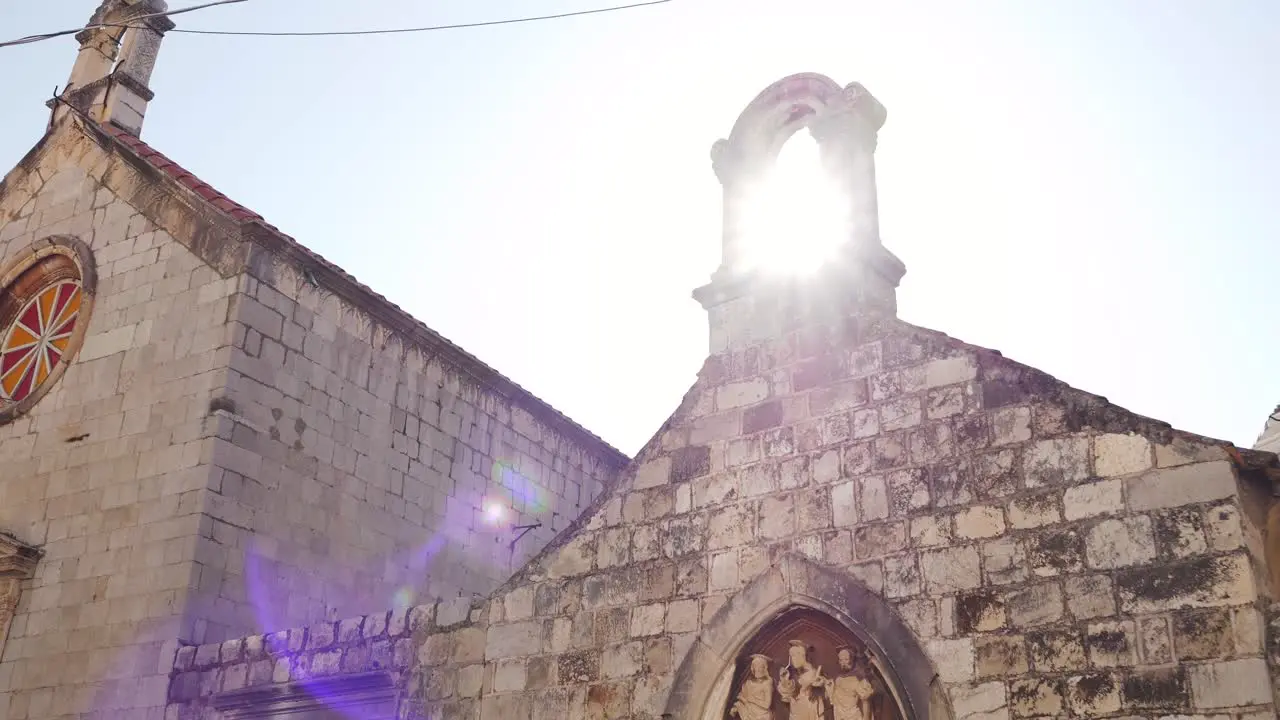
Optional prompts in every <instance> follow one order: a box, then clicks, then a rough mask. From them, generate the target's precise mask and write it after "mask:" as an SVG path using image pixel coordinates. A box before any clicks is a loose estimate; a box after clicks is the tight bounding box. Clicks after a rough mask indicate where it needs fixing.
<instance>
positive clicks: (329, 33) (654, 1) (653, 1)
mask: <svg viewBox="0 0 1280 720" xmlns="http://www.w3.org/2000/svg"><path fill="white" fill-rule="evenodd" d="M238 2H245V0H219V1H218V2H211V3H207V4H204V5H197V6H195V7H189V8H183V9H181V10H174V11H171V12H167V13H154V14H152V15H145V16H142V17H138V18H134V19H133V20H131V21H130V22H136V21H138V20H143V19H146V18H149V17H158V16H161V15H177V14H179V13H184V12H191V11H192V10H201V9H203V8H207V7H213V6H215V5H226V4H229V3H238ZM669 2H671V0H648V2H637V3H631V4H628V5H613V6H610V7H602V8H593V9H590V10H574V11H571V12H563V13H556V14H553V15H534V16H527V17H517V18H506V19H503V20H482V21H478V22H469V23H455V24H452V25H427V26H423V27H406V28H382V29H375V30H320V31H251V30H191V29H185V28H174V29H173V30H170V31H169V32H175V33H187V34H190V35H239V36H251V37H336V36H352V35H392V34H399V33H418V32H431V31H435V30H461V29H465V28H479V27H491V26H495V25H515V24H517V23H528V22H539V21H542V20H560V19H563V18H571V17H579V16H582V15H599V14H602V13H609V12H616V11H619V10H632V9H635V8H641V7H648V6H651V5H662V4H664V3H669ZM89 27H135V26H133V25H119V24H110V23H107V24H103V25H93V26H89ZM83 29H85V28H76V29H74V30H62V31H59V32H54V33H44V34H42V35H29V36H27V37H25V38H19V39H17V40H11V41H9V42H0V48H4V47H8V46H11V45H23V44H26V43H33V42H39V41H41V40H48V39H50V38H55V37H61V36H63V35H73V34H75V33H78V32H80V31H81V30H83Z"/></svg>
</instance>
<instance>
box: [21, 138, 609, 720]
mask: <svg viewBox="0 0 1280 720" xmlns="http://www.w3.org/2000/svg"><path fill="white" fill-rule="evenodd" d="M118 133H119V131H118V129H116V130H114V131H113V132H108V131H106V130H105V129H104V128H102V127H99V126H96V125H95V124H93V123H92V122H91V121H89V120H86V119H84V118H83V117H81V116H79V115H74V114H73V115H69V116H66V117H65V118H64V119H63V120H61V121H60V122H59V124H57V125H56V126H55V127H54V128H53V129H52V131H51V132H50V134H48V135H47V136H46V137H45V138H44V139H43V140H42V141H41V142H40V143H39V144H38V145H37V146H36V148H34V149H33V150H32V151H31V153H29V154H28V156H27V157H26V158H24V160H23V161H22V162H21V163H20V165H19V166H18V167H17V168H15V169H14V171H12V172H11V173H9V174H8V175H7V176H6V178H5V180H4V183H3V184H2V185H0V272H2V271H3V269H4V268H6V267H7V266H8V265H11V264H13V263H21V262H23V261H24V258H26V257H28V256H30V255H31V254H32V253H33V252H35V251H36V250H37V249H38V248H39V247H41V246H42V243H47V242H48V238H50V237H68V238H72V239H74V241H75V242H77V243H80V244H81V245H83V247H84V248H85V253H86V257H88V258H89V262H90V263H91V265H92V267H93V268H94V269H95V270H96V274H97V279H98V291H97V298H96V303H95V306H94V307H93V312H92V313H91V314H90V315H89V316H88V323H87V324H88V331H87V334H86V337H85V339H84V344H83V347H82V348H81V349H80V351H79V352H78V353H77V354H76V356H75V358H74V360H73V361H72V362H71V364H70V365H69V366H68V367H67V371H66V373H65V375H64V376H63V377H61V378H60V379H59V380H58V382H57V383H56V384H54V385H53V386H52V389H51V390H50V391H49V392H48V394H47V395H46V396H44V397H43V398H41V399H40V400H39V402H37V403H35V404H34V405H33V406H32V407H31V409H30V411H29V412H24V413H23V414H20V415H18V416H17V418H16V419H15V420H14V421H13V422H8V423H5V424H2V425H0V463H3V464H4V470H3V471H0V497H3V498H4V500H5V502H3V503H0V506H2V507H0V528H3V529H6V530H11V531H13V532H14V533H15V534H17V535H18V536H19V538H20V539H21V540H23V541H24V542H27V543H31V544H34V545H37V546H40V547H41V548H42V549H43V550H44V552H45V556H44V560H43V561H41V563H40V564H39V566H38V567H37V568H36V570H35V574H34V577H33V578H32V579H30V580H29V581H27V582H26V583H24V584H23V586H22V587H24V588H25V589H24V591H23V594H22V595H21V597H22V598H23V599H22V601H21V602H20V603H16V600H15V603H14V604H17V613H16V615H15V617H14V618H13V621H12V623H11V627H10V628H9V632H8V642H7V643H6V644H5V645H4V649H3V655H0V709H3V708H8V709H9V710H8V711H9V712H11V713H12V715H11V716H12V717H28V716H29V717H47V716H48V717H53V716H78V715H79V714H81V713H86V714H87V713H89V712H91V711H98V712H114V711H117V710H123V709H125V708H130V709H134V710H139V709H146V708H151V709H153V710H156V709H158V708H161V707H162V706H163V704H164V695H165V687H166V684H167V677H166V676H167V673H168V669H169V667H170V664H171V662H170V659H169V656H171V655H172V654H173V652H174V651H175V650H176V649H177V647H178V646H179V645H185V644H192V643H196V644H198V643H205V642H220V641H222V640H225V639H229V638H233V637H237V636H240V635H242V634H244V633H247V632H252V631H254V630H255V629H261V628H268V629H274V628H284V627H289V626H293V625H299V624H306V623H311V622H315V621H320V620H323V619H326V618H330V619H332V618H336V617H340V616H344V615H348V614H351V613H359V612H372V611H375V610H376V609H379V608H383V607H387V606H390V605H392V604H400V605H404V604H406V603H410V604H411V603H417V602H423V601H425V600H427V599H430V598H450V597H458V596H459V595H462V596H465V597H467V598H469V597H471V596H472V595H473V594H481V595H483V594H487V593H488V592H489V591H490V590H492V589H493V588H494V587H495V586H497V585H498V584H499V583H501V582H502V581H504V580H505V579H506V578H507V577H508V576H509V575H510V573H511V571H512V570H513V569H514V568H517V567H519V566H520V565H522V564H523V563H524V561H525V560H526V559H527V558H528V557H530V556H532V555H533V554H534V553H536V552H537V551H538V550H539V549H540V548H541V547H542V546H543V545H544V544H545V543H546V542H547V541H548V540H549V539H550V538H551V537H552V536H553V535H554V534H555V533H557V532H558V531H559V530H561V529H562V528H563V527H564V526H565V525H567V524H568V523H569V522H570V521H571V520H572V519H573V518H575V517H576V515H577V513H578V512H579V511H580V509H581V508H582V507H585V506H586V505H588V504H589V503H590V502H591V501H592V500H593V499H594V498H595V497H596V496H598V495H599V494H600V492H601V491H602V490H603V489H604V487H605V486H606V485H607V484H608V483H609V482H611V480H612V478H613V477H614V476H615V474H616V472H617V470H618V468H619V467H621V466H622V465H623V464H624V463H625V462H626V458H625V456H623V455H622V454H621V453H619V452H618V451H616V450H614V449H613V448H611V447H609V446H608V445H606V444H605V443H604V442H603V441H601V440H599V438H596V437H595V436H593V435H590V434H589V433H587V432H586V431H585V430H583V429H582V428H580V427H579V426H577V425H575V424H574V423H572V421H570V420H568V419H567V418H565V417H564V416H562V415H560V414H559V413H557V412H556V411H554V410H552V409H551V408H550V407H549V406H547V405H546V404H545V403H542V402H541V401H540V400H537V399H536V398H533V396H532V395H530V394H529V393H528V392H527V391H525V390H523V389H522V388H520V387H519V386H518V385H516V384H515V383H513V382H511V381H510V380H508V379H506V378H505V377H503V376H501V375H500V374H498V373H497V372H496V371H494V370H492V369H491V368H488V367H487V366H484V365H483V364H482V363H480V362H479V361H478V360H475V359H474V358H472V357H471V356H469V355H467V354H466V353H465V352H464V351H462V350H461V349H460V348H457V347H456V346H453V345H452V344H450V343H449V342H448V341H447V340H445V339H443V338H441V337H439V336H438V335H436V334H434V333H432V332H431V331H430V330H429V329H427V328H426V327H425V326H422V325H421V324H420V323H418V322H417V321H414V320H413V319H412V318H409V317H408V316H407V314H405V313H403V311H400V310H399V309H398V308H395V307H394V306H391V305H390V304H389V303H387V302H386V301H385V299H382V298H380V297H378V296H375V295H374V294H373V293H372V291H370V290H368V288H364V287H363V286H360V285H358V283H355V282H354V280H353V279H351V278H350V277H349V276H346V275H345V274H343V273H341V272H340V271H337V270H336V269H335V268H332V266H328V265H325V264H322V263H321V262H320V261H319V260H318V258H317V257H316V256H314V255H312V254H309V253H306V252H302V251H300V250H298V249H297V248H298V246H297V245H296V243H293V241H292V240H289V239H287V238H284V236H282V235H280V234H279V233H278V231H275V230H274V229H271V228H269V227H268V226H265V225H264V224H262V223H261V221H260V219H259V218H257V216H253V217H249V218H238V217H233V216H231V215H229V214H227V213H226V212H224V211H223V210H222V209H221V208H220V207H219V206H215V205H212V204H210V203H207V202H206V201H205V200H204V196H203V195H201V194H198V193H200V188H199V187H192V186H190V185H186V184H183V183H182V182H180V181H179V180H178V179H177V178H176V177H175V176H174V175H173V174H171V173H170V172H168V171H167V170H166V168H165V167H160V166H159V165H157V163H169V164H170V166H171V161H168V160H167V158H163V156H159V155H158V154H156V153H154V151H149V149H147V148H146V146H145V145H143V144H140V143H139V142H137V141H136V138H135V142H133V143H124V142H122V141H120V140H119V138H118V137H117V135H118ZM157 158H160V159H157ZM173 167H176V166H173ZM317 277H318V279H317ZM307 278H310V279H309V280H308V279H307ZM488 501H494V502H499V503H503V504H504V505H505V507H506V508H507V515H506V517H504V518H503V519H502V522H501V523H498V524H492V525H491V524H487V523H486V522H485V517H484V510H485V503H486V502H488ZM512 524H528V525H536V527H533V528H530V530H531V532H529V533H528V534H526V535H524V536H522V537H521V538H520V539H519V541H518V542H513V541H514V540H515V537H514V536H515V534H516V531H512V530H511V529H510V526H511V525H512ZM9 584H10V585H12V586H13V589H15V590H16V589H17V588H18V587H19V585H18V581H16V580H15V581H13V582H11V583H9ZM16 597H17V595H14V597H13V598H11V599H16ZM6 598H8V596H7V595H6ZM6 625H7V626H8V625H9V623H7V622H6ZM122 664H123V667H127V668H129V670H128V672H124V673H121V671H119V670H118V669H116V670H110V669H109V668H119V667H121V666H122ZM61 690H67V692H62V691H61ZM139 711H141V710H139ZM0 715H2V713H0Z"/></svg>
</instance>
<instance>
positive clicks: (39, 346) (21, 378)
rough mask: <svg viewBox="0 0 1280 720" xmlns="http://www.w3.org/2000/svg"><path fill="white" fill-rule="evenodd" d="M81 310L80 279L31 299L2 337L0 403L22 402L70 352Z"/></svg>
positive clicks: (64, 283)
mask: <svg viewBox="0 0 1280 720" xmlns="http://www.w3.org/2000/svg"><path fill="white" fill-rule="evenodd" d="M79 314H80V283H78V282H76V281H74V280H63V281H61V282H57V283H54V284H53V285H50V286H48V287H46V288H44V289H42V290H41V291H40V292H38V293H36V294H35V296H34V297H32V298H31V299H30V300H28V301H27V304H26V305H24V306H23V307H22V309H21V310H19V311H18V314H17V317H16V319H15V320H14V321H13V323H12V324H11V325H10V326H9V327H8V328H6V329H5V333H4V339H3V341H0V404H3V403H4V402H5V401H8V402H15V403H16V402H22V400H24V399H25V398H26V397H27V396H29V395H30V394H31V393H32V392H34V391H35V390H36V388H38V387H40V386H41V385H42V384H43V383H44V382H45V381H46V380H48V379H49V376H50V375H51V374H52V373H53V369H54V368H55V367H57V365H58V361H59V360H61V359H62V356H63V355H64V354H65V353H66V352H67V346H68V345H69V344H70V343H71V335H72V333H74V331H75V328H76V319H77V318H78V317H79Z"/></svg>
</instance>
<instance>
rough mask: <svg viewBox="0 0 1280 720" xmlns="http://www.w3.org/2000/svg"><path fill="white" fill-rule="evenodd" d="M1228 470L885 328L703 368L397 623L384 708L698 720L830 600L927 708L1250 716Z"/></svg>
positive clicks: (1066, 395)
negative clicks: (545, 507)
mask: <svg viewBox="0 0 1280 720" xmlns="http://www.w3.org/2000/svg"><path fill="white" fill-rule="evenodd" d="M1233 455H1234V453H1232V452H1228V451H1227V450H1226V449H1225V448H1224V447H1222V446H1220V445H1218V444H1216V443H1213V442H1211V441H1207V440H1203V439H1200V438H1196V437H1194V436H1189V435H1184V434H1181V433H1176V432H1174V431H1172V430H1170V429H1169V428H1168V427H1167V426H1165V425H1162V424H1160V423H1156V422H1153V421H1149V420H1145V419H1143V418H1139V417H1136V416H1133V415H1131V414H1129V413H1127V412H1125V411H1122V410H1119V409H1118V408H1114V407H1113V406H1110V405H1108V404H1106V403H1105V401H1103V400H1102V399H1101V398H1096V397H1092V396H1088V395H1085V394H1084V393H1079V392H1077V391H1074V390H1071V389H1070V388H1067V387H1065V386H1063V385H1061V384H1060V383H1056V382H1055V381H1052V380H1051V379H1049V378H1046V377H1045V376H1043V375H1042V374H1039V373H1036V372H1035V371H1031V370H1029V369H1026V368H1022V367H1020V366H1017V365H1015V364H1013V363H1010V362H1008V361H1006V360H1004V359H1003V358H1001V357H999V356H998V355H997V354H995V353H992V352H989V351H982V350H979V349H976V348H971V347H969V346H964V345H962V344H960V343H958V342H956V341H954V340H950V339H948V338H945V337H943V336H939V335H936V334H933V333H928V332H925V331H920V330H918V329H915V328H911V327H910V326H906V325H903V324H901V323H897V322H892V321H884V322H881V323H864V324H861V326H860V327H858V328H857V329H856V330H855V331H853V332H851V333H847V334H840V335H836V334H834V333H832V334H830V335H813V334H805V335H802V334H796V333H793V334H791V335H789V336H788V337H787V338H786V340H785V341H784V342H779V343H774V344H764V345H757V346H755V347H752V348H748V349H744V350H742V351H738V352H733V353H725V354H721V355H718V356H713V357H712V358H711V359H710V360H709V361H708V363H707V365H706V366H705V368H704V370H703V372H702V375H701V378H700V380H699V382H698V383H697V385H695V387H694V389H693V390H692V391H691V392H690V393H689V395H688V396H687V398H686V402H685V403H684V405H683V406H682V408H681V409H680V410H679V411H677V413H676V414H675V416H673V418H672V419H671V421H669V422H668V424H667V425H666V426H665V427H664V428H663V430H662V431H661V432H660V433H659V435H658V436H657V437H656V438H655V440H654V441H653V442H652V443H651V444H650V446H649V447H648V448H646V449H645V450H644V451H643V452H642V453H641V455H640V456H639V458H637V461H636V464H635V465H634V466H633V467H632V468H630V469H629V470H628V471H627V473H626V474H625V475H624V476H623V478H622V479H621V480H620V482H619V484H618V486H617V487H616V488H615V489H613V490H611V491H609V492H608V493H607V494H606V495H605V496H603V497H602V498H601V499H600V501H599V502H598V503H597V504H596V506H595V507H594V508H592V509H591V510H590V511H589V514H588V515H587V516H585V517H584V518H583V519H582V521H581V524H580V525H579V526H577V527H575V528H573V529H571V530H570V531H569V532H568V533H566V534H565V536H563V537H561V538H559V539H557V540H556V541H555V542H554V543H553V546H552V547H550V548H549V549H548V550H547V551H546V552H545V553H544V554H542V555H541V556H540V557H538V558H535V559H534V560H533V561H532V562H531V563H530V564H529V565H528V566H527V567H526V568H524V569H523V570H522V571H520V572H519V573H517V574H516V575H515V576H514V577H513V578H512V579H511V580H510V581H509V582H508V583H506V584H504V585H503V586H502V587H501V588H499V589H498V590H497V591H496V592H495V594H494V595H492V596H491V597H490V599H489V600H488V601H487V602H485V603H482V604H480V605H477V606H476V607H475V608H465V609H462V610H458V609H454V610H451V611H450V612H448V613H445V612H443V611H442V610H437V611H436V612H435V614H434V615H433V616H431V617H432V618H433V620H432V623H424V624H423V627H424V628H426V631H425V632H424V633H422V634H420V635H418V636H416V637H415V641H414V642H415V647H416V652H415V654H414V659H413V667H412V668H411V669H410V670H408V671H407V674H405V675H404V676H403V677H402V679H401V683H402V684H401V686H400V688H401V692H402V696H401V697H402V701H401V708H400V712H401V717H412V718H418V717H423V718H425V717H429V718H433V719H434V718H447V719H453V718H466V719H468V720H472V719H474V718H477V717H485V718H487V717H503V718H513V719H515V718H536V719H538V720H542V719H547V720H550V719H551V718H556V719H560V718H570V719H573V720H578V719H585V718H592V719H595V720H598V719H602V718H611V719H617V718H633V719H635V720H656V719H657V718H660V717H663V713H664V712H669V713H672V714H671V717H673V718H701V717H704V716H703V715H702V714H701V713H702V711H703V709H704V708H703V707H702V706H701V705H700V704H699V703H700V702H701V700H702V699H703V698H706V697H711V698H712V701H713V703H717V702H723V701H724V697H723V694H722V695H720V696H716V695H715V692H716V690H715V688H716V682H717V679H718V678H723V677H724V673H725V672H732V668H733V666H734V665H733V664H734V662H735V659H736V658H735V655H736V653H737V647H738V644H740V643H742V642H744V641H745V640H746V639H747V638H749V637H750V635H751V633H752V631H753V629H754V628H757V627H759V626H761V625H762V624H763V623H765V622H766V621H767V620H768V619H769V618H770V617H772V614H773V613H774V612H776V611H777V610H779V609H781V608H783V607H786V606H787V605H788V604H789V603H796V604H803V605H807V606H810V607H836V606H837V605H838V604H839V603H841V602H845V603H846V606H845V607H844V608H843V609H842V611H843V612H847V613H848V615H849V616H850V617H851V618H852V619H853V621H854V622H857V623H866V624H867V625H869V626H870V627H872V632H875V631H876V630H875V628H877V627H889V626H896V627H902V628H905V630H903V631H902V632H901V633H900V634H897V635H893V636H891V637H890V636H881V637H877V638H873V639H875V640H877V641H878V642H880V643H881V644H883V645H887V646H890V648H891V650H894V651H896V649H897V647H898V646H913V647H919V648H921V650H922V654H921V657H922V658H924V660H922V662H923V663H924V664H926V665H928V666H930V667H928V668H927V675H926V677H932V676H934V675H935V674H936V681H935V685H936V686H937V687H938V688H939V690H938V692H939V693H940V695H939V698H938V699H934V700H930V701H929V702H928V703H927V706H928V707H929V708H931V710H930V711H929V714H928V715H927V716H928V717H946V716H948V715H950V716H954V717H956V718H961V719H964V718H975V719H977V718H982V720H999V719H1001V718H1032V717H1046V716H1056V717H1106V716H1113V717H1127V718H1137V717H1145V718H1165V717H1171V716H1203V717H1216V718H1239V719H1241V720H1243V719H1244V718H1250V719H1253V718H1262V717H1272V716H1274V710H1273V700H1272V695H1271V682H1270V677H1269V672H1268V669H1267V664H1266V659H1265V658H1266V652H1265V648H1264V643H1265V637H1266V634H1267V633H1266V622H1265V618H1264V615H1263V610H1264V609H1265V608H1266V606H1267V591H1266V589H1265V585H1264V584H1263V583H1262V582H1260V579H1261V578H1262V577H1264V575H1265V574H1264V573H1263V568H1264V566H1265V559H1264V558H1263V552H1262V544H1261V531H1260V528H1259V525H1258V523H1257V521H1256V520H1255V519H1252V518H1251V513H1249V512H1246V508H1244V506H1243V504H1242V497H1243V496H1244V495H1247V494H1249V493H1253V492H1255V491H1256V490H1257V488H1256V487H1253V486H1254V484H1255V483H1257V482H1259V479H1258V478H1256V477H1254V475H1253V474H1252V472H1251V471H1249V470H1248V469H1241V467H1242V466H1240V465H1239V464H1238V460H1233V459H1232V457H1233ZM806 568H811V569H806ZM840 578H843V580H841V579H840ZM842 583H843V585H842ZM849 583H853V584H854V585H856V587H857V588H858V590H857V592H855V593H852V594H851V593H850V592H848V591H846V590H842V589H841V588H842V587H845V585H848V584H849ZM850 597H856V598H862V599H861V600H857V602H852V603H851V602H850V601H849V600H848V598H850ZM859 603H861V604H859ZM441 607H443V606H441ZM884 616H891V617H892V618H893V620H892V622H884V621H883V620H882V619H880V620H876V621H875V622H869V621H868V618H872V617H876V618H883V617H884ZM423 617H427V615H426V614H424V615H423ZM459 623H460V624H459ZM330 666H332V663H330V665H329V666H326V667H330ZM264 667H265V666H264ZM354 667H355V666H353V669H354ZM333 672H342V668H341V664H340V663H339V665H338V668H337V670H334V671H333ZM236 677H237V679H236V680H235V683H238V682H239V679H238V676H236ZM263 677H265V670H264V671H263ZM281 677H283V675H282V676H281ZM188 682H194V681H188ZM264 682H265V680H264ZM212 692H216V690H212V691H211V693H212ZM720 692H722V693H723V692H727V688H726V687H721V690H720ZM202 702H203V703H205V704H206V705H207V702H206V701H192V700H184V701H183V702H182V703H181V706H180V708H179V709H180V710H181V711H182V712H192V713H195V712H197V711H198V710H199V708H200V707H203V705H202ZM924 707H925V705H920V706H918V707H917V711H918V712H924ZM722 711H723V708H722V707H721V706H716V707H715V709H714V710H712V711H711V714H710V715H707V717H719V716H720V715H719V713H721V712H722ZM179 716H180V717H185V715H181V714H180V715H179ZM196 716H198V715H191V717H196ZM921 717H925V715H921Z"/></svg>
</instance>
